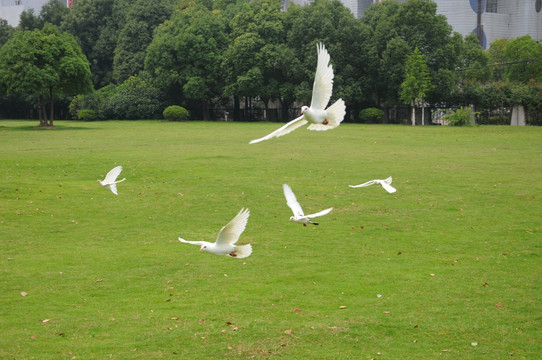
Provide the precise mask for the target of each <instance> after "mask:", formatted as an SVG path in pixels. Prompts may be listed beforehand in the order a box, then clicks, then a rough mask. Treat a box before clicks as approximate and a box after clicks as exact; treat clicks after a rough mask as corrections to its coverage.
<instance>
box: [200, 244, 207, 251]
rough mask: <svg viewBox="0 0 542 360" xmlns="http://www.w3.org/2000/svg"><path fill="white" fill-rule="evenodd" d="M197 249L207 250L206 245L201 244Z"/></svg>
mask: <svg viewBox="0 0 542 360" xmlns="http://www.w3.org/2000/svg"><path fill="white" fill-rule="evenodd" d="M199 251H207V245H201V247H200V248H199Z"/></svg>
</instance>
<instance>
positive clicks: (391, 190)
mask: <svg viewBox="0 0 542 360" xmlns="http://www.w3.org/2000/svg"><path fill="white" fill-rule="evenodd" d="M391 181H392V179H391V176H390V177H389V178H387V179H384V180H371V181H367V182H366V183H363V184H359V185H348V186H350V187H351V188H359V187H365V186H369V185H374V184H380V185H382V187H383V188H384V190H386V191H387V192H389V193H390V194H393V193H394V192H396V191H397V190H396V189H395V188H394V187H393V186H391Z"/></svg>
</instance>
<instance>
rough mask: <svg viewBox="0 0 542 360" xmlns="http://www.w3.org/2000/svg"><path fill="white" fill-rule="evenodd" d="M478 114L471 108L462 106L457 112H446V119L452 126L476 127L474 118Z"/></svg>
mask: <svg viewBox="0 0 542 360" xmlns="http://www.w3.org/2000/svg"><path fill="white" fill-rule="evenodd" d="M476 114H477V113H476V112H473V111H472V109H471V108H470V107H463V106H461V107H460V108H459V109H456V110H451V109H446V110H444V119H445V120H446V121H448V125H450V126H474V125H475V122H474V121H473V119H472V118H473V116H475V115H476Z"/></svg>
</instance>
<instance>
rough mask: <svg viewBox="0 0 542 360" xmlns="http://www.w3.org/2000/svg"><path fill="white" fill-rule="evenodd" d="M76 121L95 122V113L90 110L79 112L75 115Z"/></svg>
mask: <svg viewBox="0 0 542 360" xmlns="http://www.w3.org/2000/svg"><path fill="white" fill-rule="evenodd" d="M77 119H78V120H82V121H92V120H96V119H97V117H96V112H95V111H94V110H92V109H83V110H79V112H78V113H77Z"/></svg>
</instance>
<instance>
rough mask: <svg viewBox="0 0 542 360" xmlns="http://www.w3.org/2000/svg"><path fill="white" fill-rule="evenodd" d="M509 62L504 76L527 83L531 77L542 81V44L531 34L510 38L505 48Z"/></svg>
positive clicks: (505, 54)
mask: <svg viewBox="0 0 542 360" xmlns="http://www.w3.org/2000/svg"><path fill="white" fill-rule="evenodd" d="M504 56H505V57H506V60H507V62H516V63H515V64H510V65H508V66H506V67H505V70H504V76H505V78H506V79H508V80H511V81H517V82H521V83H524V84H527V83H528V82H529V81H530V80H531V79H534V80H536V81H542V44H541V43H538V42H536V41H535V40H533V39H532V38H531V37H530V36H529V35H525V36H521V37H518V38H516V39H513V40H510V41H509V42H508V43H507V45H506V48H505V50H504Z"/></svg>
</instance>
